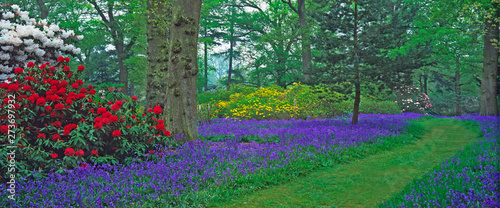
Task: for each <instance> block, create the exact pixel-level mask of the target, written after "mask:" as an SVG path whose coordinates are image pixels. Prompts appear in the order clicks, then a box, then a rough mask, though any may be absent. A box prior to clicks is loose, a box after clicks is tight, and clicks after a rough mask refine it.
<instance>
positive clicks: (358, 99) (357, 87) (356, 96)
mask: <svg viewBox="0 0 500 208" xmlns="http://www.w3.org/2000/svg"><path fill="white" fill-rule="evenodd" d="M353 41H354V53H355V54H354V88H355V94H354V108H353V110H352V122H351V123H352V124H356V123H358V114H359V103H360V102H361V80H360V77H359V63H358V59H359V58H358V43H357V42H358V1H357V0H354V40H353Z"/></svg>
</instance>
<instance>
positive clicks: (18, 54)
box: [0, 4, 83, 82]
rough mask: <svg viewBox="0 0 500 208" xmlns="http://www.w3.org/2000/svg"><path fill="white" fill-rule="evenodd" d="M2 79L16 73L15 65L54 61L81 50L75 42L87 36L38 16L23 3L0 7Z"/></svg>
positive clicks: (0, 64)
mask: <svg viewBox="0 0 500 208" xmlns="http://www.w3.org/2000/svg"><path fill="white" fill-rule="evenodd" d="M0 13H1V15H0V47H1V48H2V50H1V51H0V82H3V81H4V80H6V79H8V78H12V77H14V71H13V70H14V69H15V68H17V67H21V66H26V64H27V63H29V62H34V63H47V62H48V63H50V64H52V65H54V64H55V63H56V62H57V58H58V57H60V56H62V55H64V54H65V55H73V56H76V55H78V54H80V52H81V51H80V49H79V48H77V47H75V46H74V45H73V43H75V42H76V41H78V40H81V39H83V36H82V35H75V33H74V32H73V31H72V30H69V31H66V30H62V29H61V28H59V26H57V25H55V24H49V23H47V21H46V20H35V19H33V18H30V17H29V12H26V11H21V10H20V8H19V6H17V5H11V4H2V6H1V7H0Z"/></svg>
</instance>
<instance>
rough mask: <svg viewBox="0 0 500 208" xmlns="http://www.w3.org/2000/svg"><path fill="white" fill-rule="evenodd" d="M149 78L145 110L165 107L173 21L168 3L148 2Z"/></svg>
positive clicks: (153, 0)
mask: <svg viewBox="0 0 500 208" xmlns="http://www.w3.org/2000/svg"><path fill="white" fill-rule="evenodd" d="M147 10H148V12H147V15H148V21H147V40H148V64H149V65H148V76H147V89H146V98H147V104H146V108H145V110H147V109H149V108H153V107H154V106H157V105H159V106H160V107H162V108H164V107H165V95H166V94H167V84H166V83H165V80H166V79H167V76H166V75H167V74H166V71H167V69H168V49H169V48H168V46H169V45H168V43H169V42H168V40H169V38H168V36H169V30H168V28H169V24H170V21H171V19H172V15H171V8H170V5H169V4H168V3H166V1H163V0H148V1H147Z"/></svg>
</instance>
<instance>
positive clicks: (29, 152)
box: [0, 57, 170, 175]
mask: <svg viewBox="0 0 500 208" xmlns="http://www.w3.org/2000/svg"><path fill="white" fill-rule="evenodd" d="M58 61H59V64H58V66H57V67H54V66H50V65H47V64H42V65H40V66H37V65H35V64H34V63H32V62H30V63H28V67H26V68H24V69H23V68H20V67H19V68H16V69H15V72H16V77H15V79H14V80H10V81H11V82H10V83H2V84H1V85H0V87H1V89H0V99H1V100H2V101H3V105H1V106H0V110H1V113H0V115H1V119H0V143H1V145H0V149H1V153H0V158H8V156H7V152H8V151H10V150H12V149H15V150H16V152H17V153H16V155H15V164H16V169H17V172H18V173H23V175H27V174H28V173H30V172H31V171H34V170H40V171H42V172H43V171H49V170H51V169H57V170H58V171H62V170H63V169H70V168H74V167H77V166H78V165H79V164H78V163H81V165H82V166H85V165H86V164H84V163H111V164H116V163H117V162H121V163H125V162H130V158H131V157H132V156H139V157H143V156H144V154H145V153H147V152H148V151H149V150H153V149H154V148H155V144H165V143H166V142H169V141H170V137H169V136H170V132H169V131H165V126H164V124H163V121H162V120H160V119H159V115H160V114H161V108H160V107H159V106H156V107H155V108H154V109H149V110H148V112H147V113H145V114H142V115H140V114H137V112H136V108H137V104H136V100H137V98H136V97H132V98H131V99H132V100H129V99H126V97H125V96H124V95H123V94H121V93H114V94H113V96H108V97H100V96H101V95H99V94H98V93H97V92H96V90H95V89H93V87H92V86H90V85H89V86H88V87H83V86H84V83H83V81H82V80H80V79H78V76H79V75H80V74H81V72H82V71H83V70H84V69H85V67H84V66H79V67H78V70H71V69H70V68H69V67H68V66H67V65H66V64H67V63H68V62H69V58H67V57H66V58H63V57H60V58H59V59H58ZM97 99H100V102H97V101H96V100H97ZM11 146H17V148H11ZM8 159H9V160H10V159H11V158H8ZM8 162H9V161H6V160H3V159H2V160H0V164H1V168H0V171H2V172H3V173H7V169H6V168H7V166H6V165H7V163H8Z"/></svg>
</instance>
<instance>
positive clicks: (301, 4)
mask: <svg viewBox="0 0 500 208" xmlns="http://www.w3.org/2000/svg"><path fill="white" fill-rule="evenodd" d="M297 3H298V9H297V13H298V15H299V24H300V29H301V33H302V34H301V36H302V73H304V82H305V83H309V82H310V81H311V80H310V77H311V75H310V70H309V67H310V64H311V60H312V55H311V43H310V42H309V34H308V32H307V30H308V27H307V19H306V18H307V14H306V4H305V0H298V1H297Z"/></svg>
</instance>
